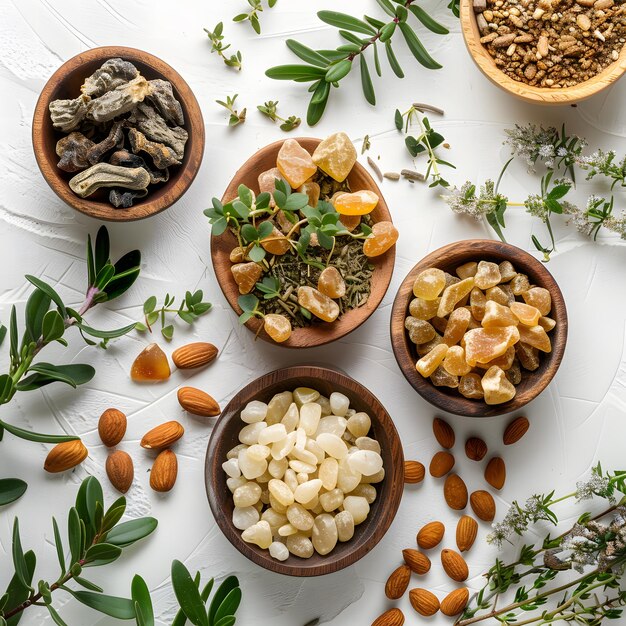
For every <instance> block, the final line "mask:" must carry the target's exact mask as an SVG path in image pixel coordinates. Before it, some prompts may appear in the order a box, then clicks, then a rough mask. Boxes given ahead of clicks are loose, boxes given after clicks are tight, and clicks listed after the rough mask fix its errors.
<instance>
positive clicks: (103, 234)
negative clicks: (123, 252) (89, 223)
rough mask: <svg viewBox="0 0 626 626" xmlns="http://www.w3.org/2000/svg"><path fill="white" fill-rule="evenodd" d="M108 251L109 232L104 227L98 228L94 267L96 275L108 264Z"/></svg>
mask: <svg viewBox="0 0 626 626" xmlns="http://www.w3.org/2000/svg"><path fill="white" fill-rule="evenodd" d="M110 250H111V245H110V241H109V231H108V230H107V227H106V226H100V228H99V229H98V234H97V235H96V254H95V266H94V268H95V270H96V271H95V273H96V274H98V273H99V272H100V270H101V269H102V268H103V267H104V266H105V265H106V264H107V263H108V261H109V253H110Z"/></svg>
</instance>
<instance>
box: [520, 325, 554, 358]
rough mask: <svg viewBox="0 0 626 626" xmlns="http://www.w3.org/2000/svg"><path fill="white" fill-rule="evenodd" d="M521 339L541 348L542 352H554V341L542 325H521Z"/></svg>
mask: <svg viewBox="0 0 626 626" xmlns="http://www.w3.org/2000/svg"><path fill="white" fill-rule="evenodd" d="M519 338H520V341H521V342H523V343H525V344H528V345H529V346H532V347H533V348H537V350H541V351H542V352H552V342H551V341H550V337H548V335H547V333H546V331H545V330H544V329H543V328H542V327H541V326H520V327H519Z"/></svg>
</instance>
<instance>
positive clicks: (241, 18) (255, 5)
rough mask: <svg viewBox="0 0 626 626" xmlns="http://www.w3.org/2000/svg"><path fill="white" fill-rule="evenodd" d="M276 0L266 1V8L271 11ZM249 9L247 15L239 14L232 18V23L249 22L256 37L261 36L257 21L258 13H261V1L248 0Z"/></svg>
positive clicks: (259, 25)
mask: <svg viewBox="0 0 626 626" xmlns="http://www.w3.org/2000/svg"><path fill="white" fill-rule="evenodd" d="M277 1H278V0H267V6H268V8H270V9H272V8H273V7H274V6H275V5H276V2H277ZM248 4H249V5H250V7H251V9H250V11H248V12H247V13H239V14H238V15H235V17H233V22H250V26H252V29H253V30H254V32H255V33H256V34H257V35H260V34H261V22H260V21H259V13H262V12H263V1H262V0H248Z"/></svg>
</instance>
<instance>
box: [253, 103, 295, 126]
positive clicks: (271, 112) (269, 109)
mask: <svg viewBox="0 0 626 626" xmlns="http://www.w3.org/2000/svg"><path fill="white" fill-rule="evenodd" d="M277 107H278V101H275V102H274V101H273V100H269V101H268V102H266V103H265V104H262V105H261V104H259V105H258V106H257V109H258V110H259V111H260V112H261V113H263V115H265V116H266V117H269V118H270V119H271V120H272V122H276V121H280V122H282V124H281V125H280V130H284V131H285V132H289V131H290V130H293V129H294V128H298V126H300V122H301V121H302V120H301V119H300V118H299V117H296V116H295V115H290V116H289V117H288V118H284V117H281V116H280V115H278V113H277V112H276V109H277Z"/></svg>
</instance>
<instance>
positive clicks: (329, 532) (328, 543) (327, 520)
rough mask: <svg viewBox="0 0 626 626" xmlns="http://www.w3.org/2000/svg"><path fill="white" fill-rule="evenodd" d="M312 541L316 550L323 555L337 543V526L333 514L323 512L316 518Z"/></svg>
mask: <svg viewBox="0 0 626 626" xmlns="http://www.w3.org/2000/svg"><path fill="white" fill-rule="evenodd" d="M311 541H312V543H313V547H314V548H315V551H316V552H317V553H318V554H321V555H322V556H324V555H325V554H328V553H329V552H330V551H331V550H332V549H333V548H334V547H335V546H336V545H337V526H336V525H335V518H334V517H333V516H332V515H329V514H328V513H322V514H321V515H318V516H317V517H316V518H315V522H314V523H313V533H312V535H311Z"/></svg>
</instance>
